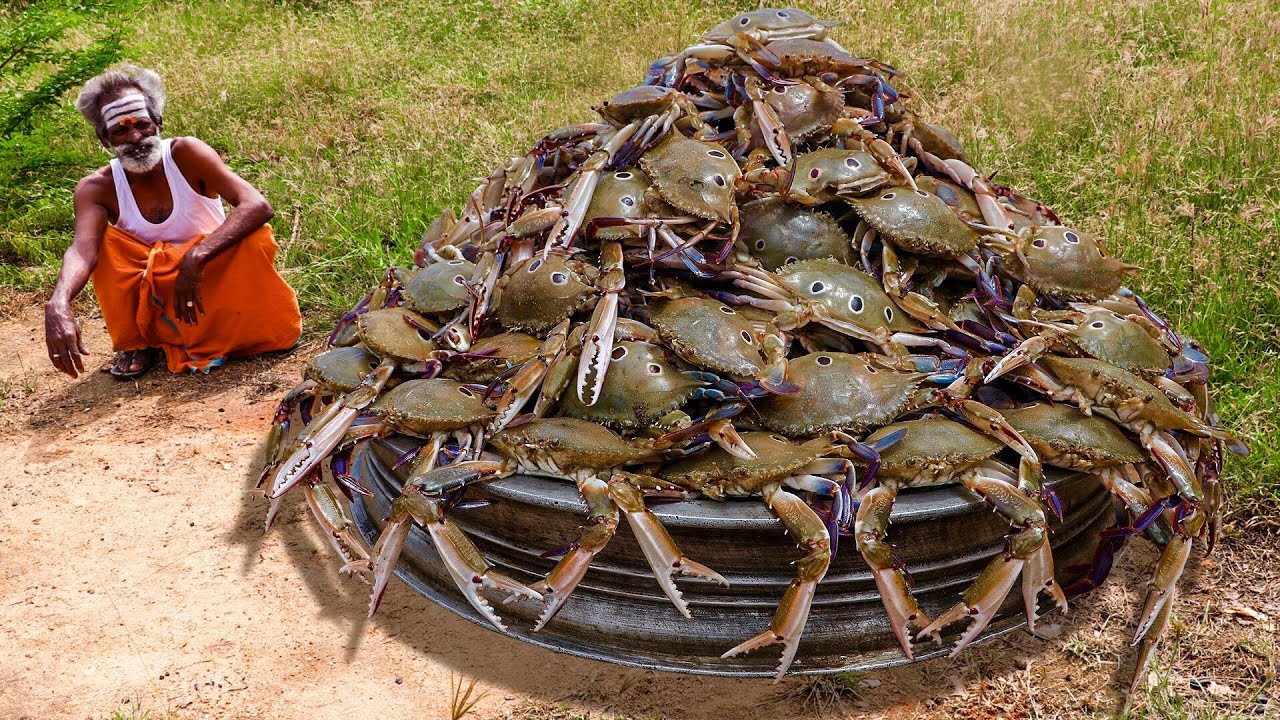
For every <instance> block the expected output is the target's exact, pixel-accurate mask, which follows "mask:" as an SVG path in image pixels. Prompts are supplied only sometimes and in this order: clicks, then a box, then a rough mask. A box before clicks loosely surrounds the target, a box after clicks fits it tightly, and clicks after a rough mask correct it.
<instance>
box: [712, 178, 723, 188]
mask: <svg viewBox="0 0 1280 720" xmlns="http://www.w3.org/2000/svg"><path fill="white" fill-rule="evenodd" d="M711 179H712V180H715V181H716V184H717V185H719V186H720V187H724V176H723V175H716V176H715V177H713V178H711Z"/></svg>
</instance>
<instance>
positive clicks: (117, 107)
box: [102, 91, 151, 128]
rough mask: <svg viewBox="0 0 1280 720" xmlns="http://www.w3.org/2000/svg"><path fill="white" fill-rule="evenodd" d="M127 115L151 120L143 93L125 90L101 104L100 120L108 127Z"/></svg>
mask: <svg viewBox="0 0 1280 720" xmlns="http://www.w3.org/2000/svg"><path fill="white" fill-rule="evenodd" d="M127 117H134V118H137V119H138V120H151V114H150V113H148V112H147V97H146V96H145V95H143V94H142V93H140V92H137V91H133V92H127V93H125V94H124V95H121V96H120V97H118V98H116V99H115V100H112V101H111V102H109V103H106V104H104V105H103V106H102V122H103V123H105V124H106V126H107V127H108V128H110V127H111V126H113V125H115V124H116V123H118V122H120V121H121V120H123V119H124V118H127Z"/></svg>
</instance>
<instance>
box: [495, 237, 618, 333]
mask: <svg viewBox="0 0 1280 720" xmlns="http://www.w3.org/2000/svg"><path fill="white" fill-rule="evenodd" d="M535 263H539V267H538V269H537V271H536V272H525V271H526V270H528V268H529V266H531V265H533V264H535ZM579 267H580V268H581V272H580V271H579V270H577V269H575V268H579ZM583 272H586V273H594V272H595V270H594V268H590V266H585V265H581V264H580V263H578V262H577V261H574V265H573V266H572V267H571V266H570V264H569V263H568V262H567V261H566V259H565V258H564V257H561V256H558V255H552V256H550V257H548V258H547V259H546V260H545V261H542V259H541V258H536V257H535V258H529V259H526V260H524V261H523V263H522V264H520V265H516V266H515V267H514V268H512V269H511V270H509V271H508V272H507V273H506V274H505V275H503V276H502V278H501V279H500V280H499V281H498V289H497V292H496V293H495V298H496V299H495V309H494V318H495V319H497V321H498V322H499V323H500V324H502V326H503V327H505V328H508V329H511V330H530V331H532V332H535V333H543V332H546V331H547V330H550V329H551V328H553V327H555V326H556V324H558V323H559V322H560V321H561V320H564V319H565V318H567V317H569V316H570V315H572V314H574V313H575V312H578V311H579V310H583V309H585V308H586V307H588V303H589V302H590V300H591V298H592V297H593V295H594V294H595V289H594V287H593V286H592V285H591V284H589V283H590V282H591V279H592V277H591V276H590V275H583Z"/></svg>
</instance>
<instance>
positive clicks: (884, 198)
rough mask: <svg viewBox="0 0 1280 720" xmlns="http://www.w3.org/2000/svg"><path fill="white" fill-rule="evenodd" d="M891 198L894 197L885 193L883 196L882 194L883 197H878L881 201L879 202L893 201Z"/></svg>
mask: <svg viewBox="0 0 1280 720" xmlns="http://www.w3.org/2000/svg"><path fill="white" fill-rule="evenodd" d="M893 197H894V196H893V193H885V194H883V195H881V196H880V199H881V200H892V199H893Z"/></svg>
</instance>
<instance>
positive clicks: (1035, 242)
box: [1031, 240, 1048, 248]
mask: <svg viewBox="0 0 1280 720" xmlns="http://www.w3.org/2000/svg"><path fill="white" fill-rule="evenodd" d="M1031 244H1032V245H1035V246H1036V247H1038V248H1042V247H1044V246H1045V245H1047V244H1048V243H1046V242H1045V241H1044V240H1032V241H1031Z"/></svg>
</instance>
